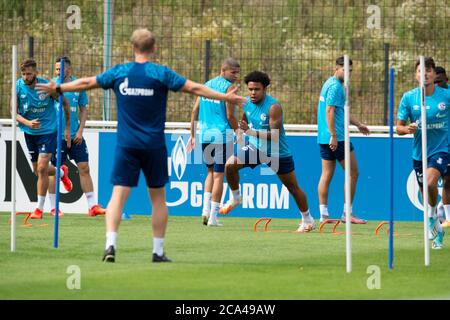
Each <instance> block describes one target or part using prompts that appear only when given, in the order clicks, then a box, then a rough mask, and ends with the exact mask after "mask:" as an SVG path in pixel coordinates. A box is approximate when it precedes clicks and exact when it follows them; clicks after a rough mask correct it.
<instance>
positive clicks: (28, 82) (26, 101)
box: [17, 59, 72, 219]
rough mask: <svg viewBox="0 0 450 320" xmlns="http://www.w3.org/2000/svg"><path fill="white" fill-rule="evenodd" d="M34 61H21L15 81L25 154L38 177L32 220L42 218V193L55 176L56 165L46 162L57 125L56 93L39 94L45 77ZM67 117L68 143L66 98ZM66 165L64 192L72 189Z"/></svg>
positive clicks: (53, 147)
mask: <svg viewBox="0 0 450 320" xmlns="http://www.w3.org/2000/svg"><path fill="white" fill-rule="evenodd" d="M36 67H37V64H36V61H34V60H33V59H27V60H24V61H23V62H22V63H21V64H20V71H21V73H22V78H21V79H19V80H17V106H18V111H17V121H18V122H19V127H20V129H21V130H22V131H23V132H24V136H25V141H26V143H27V148H28V153H29V154H30V157H31V163H32V165H33V171H34V173H35V174H36V175H37V177H38V181H37V199H38V201H37V206H36V208H35V210H34V212H33V213H32V214H31V216H30V218H31V219H42V214H43V211H44V203H45V195H46V194H47V189H48V185H49V175H50V176H54V175H55V171H56V170H55V167H54V166H53V165H51V164H49V162H50V161H51V158H52V154H54V153H55V152H56V142H57V127H56V123H57V122H56V121H57V119H56V108H55V102H56V101H57V100H58V96H59V95H58V94H56V93H52V95H50V96H47V95H46V94H45V93H39V92H38V91H37V88H36V86H37V85H38V84H45V83H47V80H45V79H43V78H41V77H38V76H37V69H36ZM63 108H64V113H65V116H66V128H65V130H64V138H65V139H66V140H67V143H68V145H69V146H70V108H69V104H68V102H67V99H66V98H64V102H63ZM68 173H69V170H68V168H67V166H65V165H62V166H61V168H60V176H61V181H62V182H63V185H64V188H65V189H66V190H67V191H71V190H72V182H71V181H70V179H69V174H68Z"/></svg>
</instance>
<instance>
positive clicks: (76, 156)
mask: <svg viewBox="0 0 450 320" xmlns="http://www.w3.org/2000/svg"><path fill="white" fill-rule="evenodd" d="M62 58H64V82H70V81H74V80H76V79H77V78H76V77H74V76H73V75H72V63H71V61H70V59H69V58H68V57H59V58H57V59H56V64H55V71H56V72H55V74H56V77H55V78H53V81H55V82H56V83H59V82H60V81H59V77H60V72H61V69H60V68H61V59H62ZM64 96H65V97H66V98H67V100H68V101H69V104H70V110H71V116H70V121H71V123H70V138H71V147H70V148H67V144H66V141H63V143H62V150H61V156H62V162H64V161H65V160H66V159H67V157H68V158H69V159H71V160H75V163H76V164H77V167H78V172H79V174H80V183H81V190H83V192H84V195H85V196H86V199H87V203H88V215H89V216H91V217H95V216H97V215H104V214H105V212H106V210H105V209H104V208H102V207H101V206H100V205H99V204H97V201H96V199H95V194H94V185H93V183H92V178H91V175H90V173H89V153H88V148H87V145H86V141H85V140H84V138H83V130H84V126H85V124H86V119H87V116H88V97H87V94H86V91H81V92H66V93H65V94H64ZM78 110H79V114H78ZM54 161H56V158H55V160H54ZM49 198H50V204H51V208H52V209H51V214H52V215H54V214H55V205H56V203H55V198H56V196H55V179H54V177H50V186H49ZM59 211H60V212H59V215H60V216H62V215H63V213H62V212H61V210H59Z"/></svg>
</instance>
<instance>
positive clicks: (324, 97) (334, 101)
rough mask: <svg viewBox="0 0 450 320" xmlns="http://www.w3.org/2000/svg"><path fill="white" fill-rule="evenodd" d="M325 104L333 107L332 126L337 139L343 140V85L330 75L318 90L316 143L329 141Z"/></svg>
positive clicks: (327, 142)
mask: <svg viewBox="0 0 450 320" xmlns="http://www.w3.org/2000/svg"><path fill="white" fill-rule="evenodd" d="M327 106H332V107H334V127H335V130H336V137H337V141H344V140H345V130H344V106H345V91H344V86H343V85H342V83H341V82H340V81H339V80H338V79H337V78H336V77H334V76H333V77H330V78H329V79H328V80H327V81H325V83H324V85H323V86H322V91H321V92H320V98H319V104H318V106H317V143H318V144H329V143H330V137H331V136H330V130H329V129H328V123H327V117H326V111H327Z"/></svg>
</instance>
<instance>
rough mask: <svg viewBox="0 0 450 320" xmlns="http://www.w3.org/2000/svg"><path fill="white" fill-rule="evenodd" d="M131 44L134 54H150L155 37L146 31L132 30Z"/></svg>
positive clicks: (143, 29) (144, 29)
mask: <svg viewBox="0 0 450 320" xmlns="http://www.w3.org/2000/svg"><path fill="white" fill-rule="evenodd" d="M131 43H132V44H133V48H134V50H135V51H136V52H139V53H150V52H152V51H153V48H154V46H155V37H154V36H153V33H151V32H150V31H149V30H148V29H146V28H140V29H136V30H134V32H133V34H132V35H131Z"/></svg>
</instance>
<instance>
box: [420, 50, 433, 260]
mask: <svg viewBox="0 0 450 320" xmlns="http://www.w3.org/2000/svg"><path fill="white" fill-rule="evenodd" d="M419 59H420V109H421V124H422V128H421V130H422V171H423V174H422V182H423V183H422V184H423V240H424V246H425V266H426V267H428V266H429V265H430V244H429V241H428V210H429V208H428V174H427V168H428V159H427V158H428V153H427V110H426V106H425V57H424V56H420V58H419Z"/></svg>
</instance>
